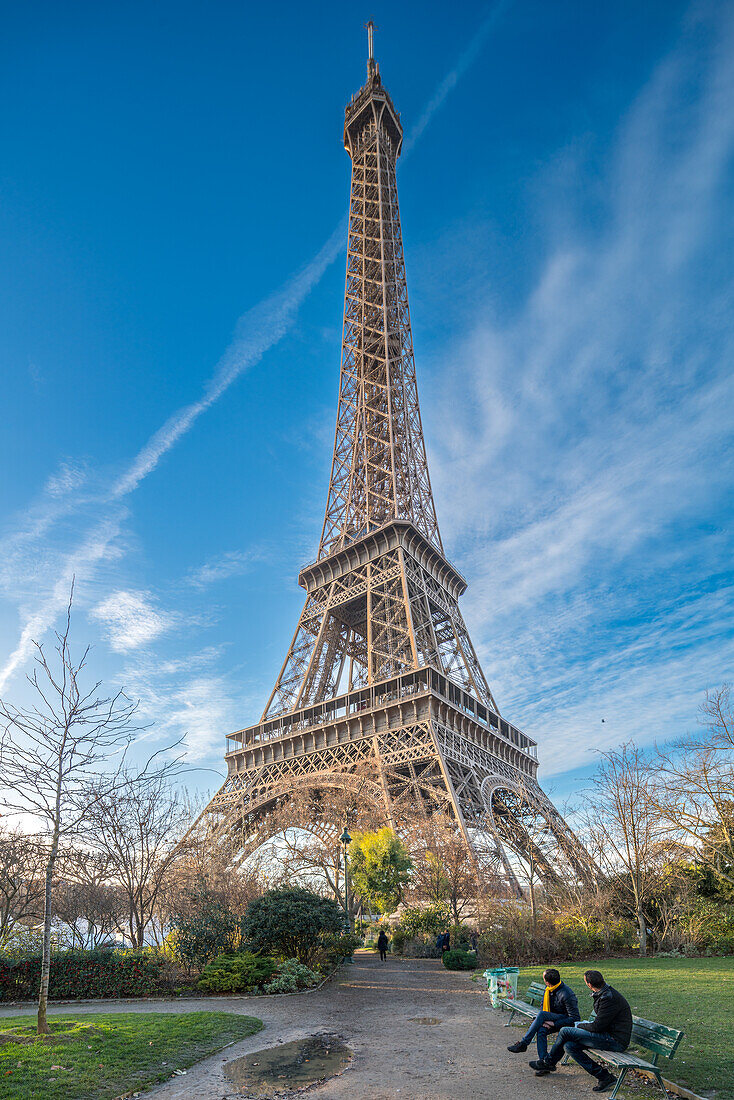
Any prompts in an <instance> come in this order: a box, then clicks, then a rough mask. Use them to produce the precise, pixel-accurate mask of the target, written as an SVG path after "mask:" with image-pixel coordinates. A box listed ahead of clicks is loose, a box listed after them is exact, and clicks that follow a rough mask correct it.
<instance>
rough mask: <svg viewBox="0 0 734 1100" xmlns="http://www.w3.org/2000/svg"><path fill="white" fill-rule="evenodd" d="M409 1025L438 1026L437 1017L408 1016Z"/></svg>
mask: <svg viewBox="0 0 734 1100" xmlns="http://www.w3.org/2000/svg"><path fill="white" fill-rule="evenodd" d="M408 1023H409V1024H440V1023H441V1021H440V1020H439V1019H438V1017H437V1016H409V1017H408Z"/></svg>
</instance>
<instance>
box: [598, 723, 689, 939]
mask: <svg viewBox="0 0 734 1100" xmlns="http://www.w3.org/2000/svg"><path fill="white" fill-rule="evenodd" d="M592 782H593V784H594V790H593V792H592V793H591V795H590V797H589V799H588V831H589V833H590V834H591V836H592V838H593V844H594V848H595V850H596V852H597V853H598V855H599V857H600V859H601V861H602V867H603V869H604V870H605V871H606V872H607V874H608V876H610V877H614V878H615V882H616V884H617V886H618V889H619V890H620V891H621V893H622V894H623V895H624V894H626V895H627V896H628V899H629V902H630V907H631V909H632V910H633V912H634V914H635V918H636V920H637V925H638V928H639V939H640V955H642V956H644V955H645V954H646V953H647V927H648V915H647V913H646V906H647V902H648V898H649V897H650V895H651V892H652V890H653V889H654V885H655V882H656V874H657V871H658V868H659V867H660V865H661V863H662V862H664V860H665V859H666V857H668V856H669V855H671V854H672V852H673V850H674V845H672V844H671V842H670V838H669V835H668V831H667V827H666V823H665V822H664V820H663V818H662V815H661V813H660V810H659V808H658V805H657V800H656V797H655V773H654V771H653V770H652V769H651V767H650V765H649V763H648V761H647V759H646V758H645V756H644V754H643V753H642V752H641V750H640V749H638V748H637V747H636V746H635V745H633V744H631V743H630V744H626V745H622V746H621V748H620V749H619V750H617V751H611V752H604V753H602V754H601V764H600V766H599V769H598V771H597V773H596V775H595V776H594V777H593V780H592Z"/></svg>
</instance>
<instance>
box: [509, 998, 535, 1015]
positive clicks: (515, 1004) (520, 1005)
mask: <svg viewBox="0 0 734 1100" xmlns="http://www.w3.org/2000/svg"><path fill="white" fill-rule="evenodd" d="M500 1004H501V1005H503V1006H504V1007H506V1008H511V1009H512V1010H513V1011H514V1012H522V1013H523V1015H524V1016H536V1015H537V1013H538V1009H537V1006H536V1005H529V1004H528V1003H527V1001H511V1000H509V999H508V998H507V997H504V998H503V999H502V1000H501V1001H500Z"/></svg>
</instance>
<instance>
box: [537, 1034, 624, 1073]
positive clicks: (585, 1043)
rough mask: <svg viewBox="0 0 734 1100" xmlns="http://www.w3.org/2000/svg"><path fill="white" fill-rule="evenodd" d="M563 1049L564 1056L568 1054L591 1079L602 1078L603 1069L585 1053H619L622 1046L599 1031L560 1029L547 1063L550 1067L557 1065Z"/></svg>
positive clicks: (622, 1048)
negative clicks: (590, 1051) (612, 1051)
mask: <svg viewBox="0 0 734 1100" xmlns="http://www.w3.org/2000/svg"><path fill="white" fill-rule="evenodd" d="M584 1022H585V1023H586V1021H584ZM564 1049H565V1051H566V1054H570V1055H571V1057H572V1058H573V1060H574V1061H575V1062H578V1064H579V1065H580V1066H581V1068H582V1069H585V1070H586V1072H587V1073H590V1074H591V1076H592V1077H602V1076H603V1075H604V1072H605V1067H604V1066H600V1065H599V1063H598V1062H592V1060H591V1058H589V1056H588V1054H587V1053H586V1051H587V1050H614V1051H617V1052H618V1053H619V1051H622V1050H624V1046H623V1045H622V1043H620V1042H619V1040H618V1039H615V1038H614V1036H613V1035H605V1034H604V1032H601V1031H587V1030H586V1029H585V1028H583V1027H562V1028H561V1030H560V1031H559V1032H558V1038H557V1039H556V1041H555V1043H554V1044H553V1049H552V1050H551V1052H550V1058H549V1059H548V1061H549V1062H550V1063H551V1065H554V1066H557V1065H558V1063H559V1062H560V1060H561V1058H562V1057H563V1052H564Z"/></svg>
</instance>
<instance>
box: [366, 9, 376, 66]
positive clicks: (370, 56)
mask: <svg viewBox="0 0 734 1100" xmlns="http://www.w3.org/2000/svg"><path fill="white" fill-rule="evenodd" d="M365 28H366V30H367V75H368V76H372V74H373V73H374V71H375V31H376V30H377V27H376V26H375V21H374V19H368V20H367V22H366V23H365Z"/></svg>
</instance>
